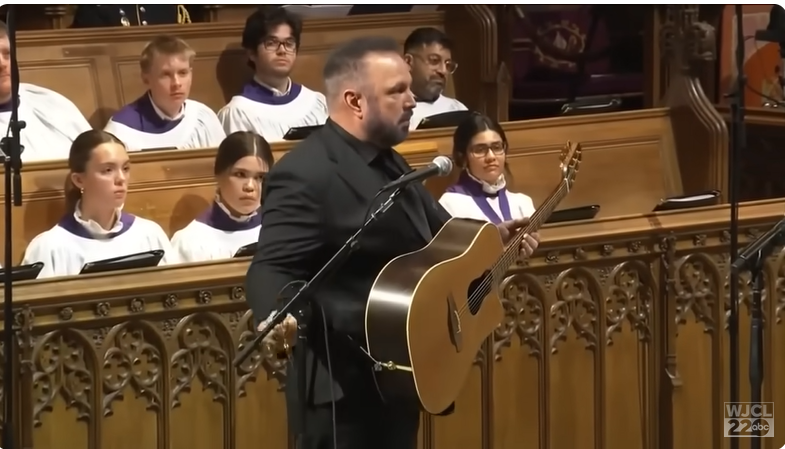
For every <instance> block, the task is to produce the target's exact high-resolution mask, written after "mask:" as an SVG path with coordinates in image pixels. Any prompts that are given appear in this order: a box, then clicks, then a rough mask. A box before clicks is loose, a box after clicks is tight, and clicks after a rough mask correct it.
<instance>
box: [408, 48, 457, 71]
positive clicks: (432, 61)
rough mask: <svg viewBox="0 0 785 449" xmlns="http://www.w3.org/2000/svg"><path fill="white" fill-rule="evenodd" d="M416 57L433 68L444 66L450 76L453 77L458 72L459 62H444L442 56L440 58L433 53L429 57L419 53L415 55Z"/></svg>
mask: <svg viewBox="0 0 785 449" xmlns="http://www.w3.org/2000/svg"><path fill="white" fill-rule="evenodd" d="M414 56H416V57H417V58H419V59H420V60H422V61H424V62H425V63H427V64H428V65H429V66H431V67H434V68H436V67H441V66H444V69H445V71H446V72H447V73H448V74H450V75H452V74H453V73H455V71H456V70H458V63H457V62H454V61H452V60H450V59H447V60H444V59H442V57H441V56H439V55H437V54H433V53H431V54H429V55H427V56H423V55H421V54H419V53H415V54H414Z"/></svg>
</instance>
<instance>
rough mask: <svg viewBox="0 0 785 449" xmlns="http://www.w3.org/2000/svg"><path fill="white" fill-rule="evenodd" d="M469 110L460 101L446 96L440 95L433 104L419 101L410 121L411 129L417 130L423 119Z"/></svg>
mask: <svg viewBox="0 0 785 449" xmlns="http://www.w3.org/2000/svg"><path fill="white" fill-rule="evenodd" d="M467 110H468V108H467V107H466V106H465V105H464V104H463V103H461V102H460V101H458V100H456V99H455V98H450V97H445V96H444V95H439V98H437V99H436V101H433V102H428V101H420V100H417V105H416V106H415V107H414V111H412V118H411V119H410V120H409V129H410V130H412V129H417V126H419V125H420V122H421V121H422V119H424V118H426V117H430V116H432V115H438V114H443V113H445V112H452V111H467Z"/></svg>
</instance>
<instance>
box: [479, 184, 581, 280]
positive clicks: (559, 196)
mask: <svg viewBox="0 0 785 449" xmlns="http://www.w3.org/2000/svg"><path fill="white" fill-rule="evenodd" d="M568 193H570V185H569V183H568V182H567V180H562V182H561V183H559V186H558V187H556V189H555V190H554V191H553V193H551V195H550V196H549V197H548V199H546V200H545V202H544V203H543V204H542V206H540V207H539V208H538V209H537V210H536V211H535V212H534V214H532V216H531V217H529V224H528V225H526V227H525V228H524V229H523V230H522V231H520V232H518V234H517V235H516V236H515V237H513V238H512V240H510V243H509V244H508V246H507V249H505V250H504V253H503V254H502V255H501V257H499V260H498V261H497V262H496V263H495V264H494V265H493V267H491V273H492V278H493V279H494V281H495V282H500V281H501V280H502V279H503V278H502V276H504V274H505V273H506V272H507V270H509V269H510V267H511V266H512V264H514V263H515V260H516V259H518V254H519V253H520V251H521V244H522V243H523V238H524V236H525V235H527V234H531V233H532V232H536V231H537V230H539V229H540V228H541V227H542V225H543V224H544V223H545V221H546V220H547V219H548V217H550V216H551V214H552V213H553V210H554V209H556V206H558V205H559V203H560V202H561V201H562V200H563V199H564V197H565V196H567V194H568Z"/></svg>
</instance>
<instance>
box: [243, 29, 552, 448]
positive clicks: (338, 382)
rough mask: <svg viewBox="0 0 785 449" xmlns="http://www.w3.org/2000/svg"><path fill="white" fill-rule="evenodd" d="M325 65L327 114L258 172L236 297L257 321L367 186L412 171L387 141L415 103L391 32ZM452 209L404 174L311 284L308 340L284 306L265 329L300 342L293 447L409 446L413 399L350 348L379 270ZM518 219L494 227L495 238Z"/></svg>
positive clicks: (360, 42) (349, 226) (352, 219)
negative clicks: (398, 188)
mask: <svg viewBox="0 0 785 449" xmlns="http://www.w3.org/2000/svg"><path fill="white" fill-rule="evenodd" d="M323 75H324V83H325V87H326V92H325V95H326V99H327V104H328V110H329V111H330V112H329V113H330V116H329V119H328V120H327V123H326V124H325V125H324V126H323V127H322V128H321V129H319V130H317V131H315V132H313V133H312V134H311V135H310V136H309V137H308V138H306V139H305V140H304V141H302V142H301V143H299V144H298V145H297V146H296V147H295V148H294V149H292V150H291V151H290V152H289V153H287V154H286V155H285V156H284V157H283V158H281V160H280V161H279V162H278V164H276V165H275V167H273V168H272V170H270V172H269V174H268V176H267V178H266V179H265V185H264V194H263V199H262V204H263V206H262V212H261V215H262V217H263V218H262V230H261V233H260V237H259V244H258V246H257V253H256V255H255V257H254V259H253V261H252V263H251V266H250V268H249V269H248V274H247V278H246V289H247V290H246V292H247V293H246V298H247V301H248V304H249V306H250V307H251V309H252V310H253V314H254V317H255V318H256V319H257V321H262V323H261V324H260V327H263V326H264V325H265V324H266V320H268V319H270V318H271V317H272V316H273V314H275V309H276V307H278V295H279V292H280V291H281V290H282V289H283V288H284V286H285V285H287V284H289V283H290V282H292V281H296V280H305V281H307V280H309V279H311V278H312V277H313V276H314V275H315V274H316V273H317V272H318V271H319V269H320V268H321V267H322V266H323V265H324V264H325V263H327V261H328V260H329V259H330V258H331V257H332V256H333V255H334V254H335V253H336V252H337V251H338V250H339V248H341V246H343V245H344V243H345V242H346V241H347V240H348V239H349V237H350V236H351V235H352V234H354V233H355V232H356V231H357V230H358V229H359V228H360V227H361V226H362V225H363V223H364V221H365V217H366V214H367V211H368V210H369V209H371V207H372V206H373V205H374V204H376V205H378V203H379V202H378V201H374V200H375V199H376V198H375V194H376V192H378V191H379V190H380V189H381V188H382V187H383V186H384V185H386V184H387V183H389V182H391V181H393V180H395V179H397V178H399V177H400V176H401V175H403V174H404V173H406V172H408V171H410V170H411V167H410V166H409V164H407V163H406V161H405V160H404V158H403V157H402V156H401V155H400V154H399V153H398V152H397V151H395V149H394V148H393V147H394V146H396V145H398V144H400V143H401V142H403V141H404V140H405V139H406V137H407V136H408V133H409V123H410V120H411V117H412V110H413V108H414V106H415V100H414V96H413V95H412V91H411V86H412V84H411V82H412V77H411V75H410V74H409V67H408V65H407V64H406V62H405V61H404V60H403V57H402V56H401V55H400V53H399V49H398V45H397V43H396V42H395V40H394V39H391V38H386V37H364V38H358V39H355V40H352V41H349V42H347V43H345V44H344V45H342V46H340V47H338V48H337V49H336V50H334V52H333V53H332V54H331V55H330V56H329V57H328V59H327V61H326V63H325V66H324V73H323ZM450 218H451V217H450V214H449V213H447V211H446V210H444V209H443V208H442V207H441V206H440V205H439V204H438V202H436V201H435V200H434V198H433V197H432V196H431V195H430V193H428V191H427V190H425V187H424V186H423V185H422V184H420V183H413V184H411V185H410V186H409V187H408V188H406V189H405V190H403V192H402V193H401V195H400V196H399V198H398V201H397V202H396V204H395V205H394V206H393V207H391V208H390V209H389V210H388V211H387V213H385V214H384V216H382V217H381V218H380V219H379V220H378V221H377V222H375V223H374V224H373V225H372V226H371V227H369V228H367V229H366V231H365V232H364V234H363V235H362V237H361V239H360V242H359V245H358V247H357V248H356V249H355V250H354V251H353V252H352V254H351V255H350V256H349V257H348V258H347V260H346V261H345V262H344V263H343V264H342V265H341V266H340V267H338V268H337V269H336V270H335V271H334V272H333V273H332V274H331V276H330V279H329V280H327V281H325V282H322V283H320V284H319V285H317V286H315V290H314V291H313V293H312V295H311V298H312V299H313V300H314V301H313V302H314V303H315V304H316V305H315V306H314V307H313V317H312V318H311V319H310V322H309V323H308V335H307V344H306V345H304V346H302V345H300V344H298V345H297V346H294V344H295V341H296V340H295V336H294V334H295V331H296V325H297V323H296V321H295V319H294V318H293V317H291V316H290V317H288V318H287V319H286V320H285V321H284V322H283V323H282V324H280V325H278V326H277V327H276V329H275V330H274V332H272V333H271V334H270V335H269V336H268V338H267V339H266V342H265V343H266V344H267V345H269V348H270V349H269V350H272V351H274V352H278V351H279V350H281V349H286V348H288V347H292V346H294V359H295V360H296V359H297V357H298V353H299V351H305V357H306V360H307V363H306V365H307V366H306V368H305V372H304V373H300V372H298V369H299V368H298V367H297V365H293V364H289V365H288V367H287V379H288V381H287V383H286V388H287V389H286V399H287V411H288V413H289V421H290V426H289V428H290V429H292V430H293V431H294V432H295V433H297V434H300V435H301V440H300V442H299V443H300V444H299V445H298V447H299V448H300V449H328V448H332V447H335V448H339V449H368V448H373V449H415V448H416V447H417V433H418V429H419V423H420V407H419V403H418V402H417V401H410V400H403V399H391V398H387V399H388V400H387V401H384V400H382V398H381V396H380V395H379V393H378V391H377V389H376V384H375V381H374V377H373V374H372V367H373V365H372V361H371V360H370V358H369V357H367V356H366V355H365V354H364V352H363V349H362V347H361V346H360V343H361V342H364V341H365V339H364V335H365V334H364V315H365V307H366V304H367V301H368V295H369V293H370V290H371V286H372V285H373V282H374V280H375V279H376V276H377V275H378V274H379V272H380V271H381V270H382V268H383V267H384V266H385V265H386V264H387V263H388V262H390V260H392V259H393V258H395V257H397V256H399V255H401V254H404V253H408V252H412V251H416V250H419V249H421V248H423V247H424V246H425V245H426V244H428V242H429V241H430V240H431V239H432V238H433V236H434V235H436V233H438V232H439V230H440V229H441V228H442V226H443V225H444V223H446V222H447V221H448V220H449V219H450ZM522 224H523V223H522V222H521V221H517V222H507V223H504V224H502V225H500V233H501V235H502V238H503V239H504V238H506V239H509V236H510V235H511V230H512V229H517V228H518V227H520V226H521V225H522ZM523 246H524V247H525V248H524V252H525V253H527V254H531V251H533V248H536V246H537V242H536V240H534V239H532V238H529V239H527V243H526V244H525V245H523ZM282 342H283V343H282ZM281 346H283V348H281ZM331 371H332V372H331ZM299 375H306V376H307V377H306V379H305V384H306V385H307V386H308V387H307V390H308V391H306V392H305V394H306V397H305V398H300V397H298V393H299V392H298V388H297V387H298V381H296V380H295V379H298V377H297V376H299ZM302 407H305V416H306V420H307V421H306V424H307V426H306V427H305V428H304V429H303V427H302V424H303V423H302V422H300V421H299V420H298V417H299V416H300V413H301V412H302V411H303V409H302Z"/></svg>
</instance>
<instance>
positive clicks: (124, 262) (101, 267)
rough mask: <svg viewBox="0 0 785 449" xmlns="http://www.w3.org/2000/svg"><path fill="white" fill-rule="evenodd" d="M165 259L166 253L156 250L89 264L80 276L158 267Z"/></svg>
mask: <svg viewBox="0 0 785 449" xmlns="http://www.w3.org/2000/svg"><path fill="white" fill-rule="evenodd" d="M163 258H164V251H163V250H162V249H155V250H152V251H145V252H142V253H136V254H129V255H127V256H120V257H113V258H111V259H104V260H98V261H95V262H88V263H86V264H85V265H84V266H83V267H82V271H81V272H79V274H95V273H108V272H110V271H119V270H133V269H135V268H151V267H157V266H158V264H159V263H160V262H161V259H163Z"/></svg>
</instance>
